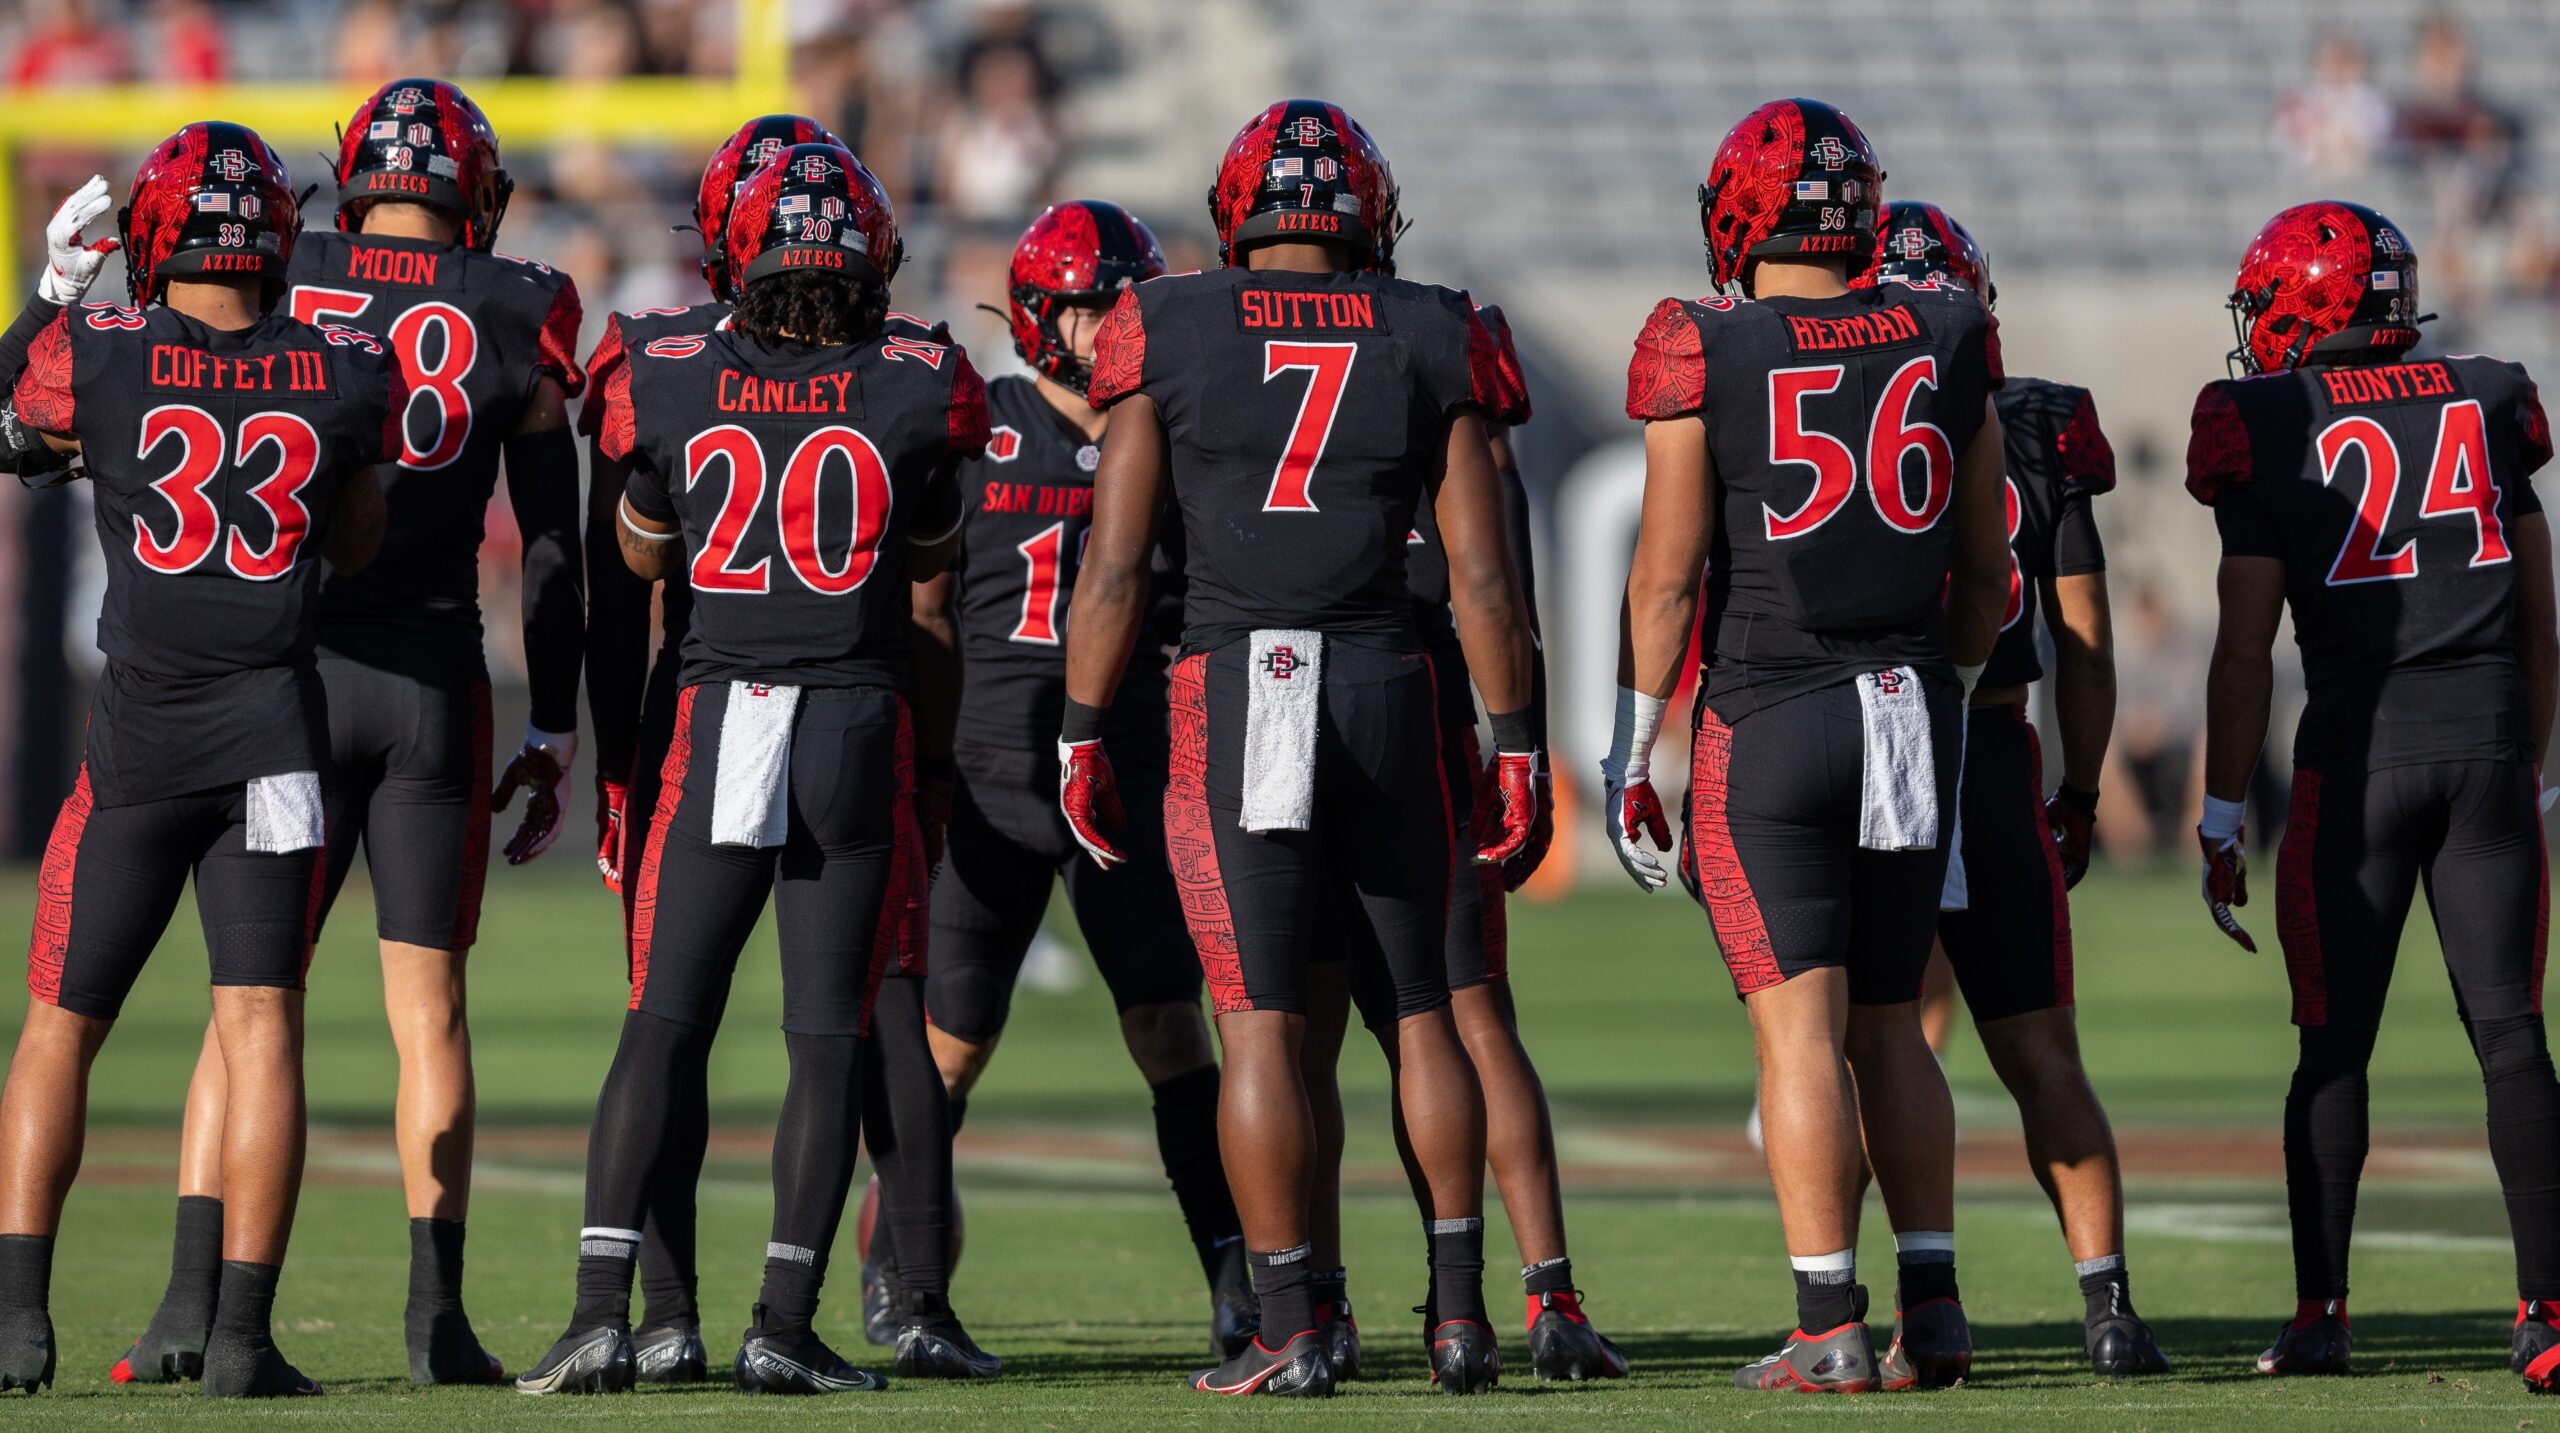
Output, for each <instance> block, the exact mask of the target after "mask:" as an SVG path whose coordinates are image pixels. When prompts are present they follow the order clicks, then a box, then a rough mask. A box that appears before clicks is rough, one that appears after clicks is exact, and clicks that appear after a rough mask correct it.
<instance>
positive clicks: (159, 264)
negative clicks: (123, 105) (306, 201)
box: [117, 121, 302, 306]
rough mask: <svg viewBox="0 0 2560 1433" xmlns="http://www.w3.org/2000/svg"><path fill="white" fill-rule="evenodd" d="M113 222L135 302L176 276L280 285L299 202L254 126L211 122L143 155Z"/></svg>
mask: <svg viewBox="0 0 2560 1433" xmlns="http://www.w3.org/2000/svg"><path fill="white" fill-rule="evenodd" d="M117 223H118V228H119V231H120V235H121V237H122V239H123V240H124V253H125V277H126V284H127V286H128V288H129V290H130V292H131V294H132V297H133V302H134V303H135V304H136V305H137V306H139V305H142V304H147V303H149V302H151V301H152V300H153V299H155V298H158V297H159V296H160V291H161V289H162V288H163V287H164V286H165V284H166V282H167V280H169V279H170V278H172V277H181V276H191V275H197V274H208V275H211V274H256V275H258V276H260V277H262V278H265V279H267V280H269V281H270V282H273V283H277V284H281V283H282V282H283V280H284V270H285V264H286V262H287V261H288V260H290V259H291V258H292V257H293V243H294V240H295V239H296V238H297V237H298V236H300V234H301V233H302V206H301V204H300V202H299V201H297V200H296V199H295V197H294V192H293V176H292V175H291V174H290V173H288V172H287V171H286V170H285V167H284V160H283V159H282V158H281V157H279V156H278V155H277V154H276V152H275V150H273V149H272V148H270V147H268V145H267V142H266V141H265V140H263V139H260V138H259V137H258V135H257V132H256V131H255V130H252V129H249V128H247V127H246V126H243V125H237V124H230V123H227V122H220V121H216V122H211V123H201V124H191V125H188V126H187V127H186V128H184V129H182V130H179V131H178V132H177V133H176V134H173V135H171V136H169V137H168V138H167V139H164V140H162V141H161V142H160V143H159V145H158V146H156V147H155V148H153V150H152V151H151V153H150V154H149V155H147V156H145V157H144V159H143V161H142V167H141V168H140V169H139V170H137V171H136V172H135V174H134V177H133V189H132V198H131V200H130V202H128V203H127V204H126V205H125V207H124V209H123V210H122V211H121V212H120V213H119V214H118V215H117Z"/></svg>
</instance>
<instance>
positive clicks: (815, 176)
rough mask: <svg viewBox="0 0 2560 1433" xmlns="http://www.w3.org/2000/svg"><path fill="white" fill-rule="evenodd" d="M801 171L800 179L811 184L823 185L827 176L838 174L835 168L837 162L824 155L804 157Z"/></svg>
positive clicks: (801, 159)
mask: <svg viewBox="0 0 2560 1433" xmlns="http://www.w3.org/2000/svg"><path fill="white" fill-rule="evenodd" d="M799 169H800V177H801V178H802V179H804V180H807V181H808V182H809V183H811V184H818V183H822V182H824V181H825V180H826V178H827V176H829V175H831V174H834V173H836V172H838V171H837V169H836V166H835V161H833V160H831V159H829V158H827V157H826V156H825V155H823V154H804V155H802V156H801V157H800V165H799Z"/></svg>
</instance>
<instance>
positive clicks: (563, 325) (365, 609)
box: [287, 229, 586, 670]
mask: <svg viewBox="0 0 2560 1433" xmlns="http://www.w3.org/2000/svg"><path fill="white" fill-rule="evenodd" d="M287 280H288V282H289V283H290V284H291V286H292V287H291V291H290V293H289V294H288V296H287V303H288V305H289V306H290V308H291V310H292V313H293V316H294V317H295V318H298V319H300V320H302V321H303V322H305V323H336V324H344V325H347V326H349V327H352V328H359V329H362V330H364V331H365V332H367V333H370V334H374V335H376V336H377V337H380V338H382V339H384V340H386V341H387V342H388V343H389V344H390V346H391V348H392V351H393V352H394V353H396V354H398V355H399V358H400V364H401V368H402V370H403V371H404V372H405V373H406V374H407V375H408V378H409V401H408V408H407V411H406V412H405V413H404V414H403V415H402V416H401V436H402V442H401V452H400V461H399V464H398V465H397V466H396V467H387V468H385V469H383V471H382V488H383V499H384V502H385V504H386V506H387V508H388V521H387V522H386V524H385V525H384V528H383V535H382V552H381V555H379V556H377V557H376V558H374V560H373V562H372V563H371V564H370V565H369V566H367V567H366V568H365V569H364V570H363V571H362V572H358V573H356V574H354V575H353V576H346V577H342V576H339V575H337V574H334V573H332V574H331V575H330V576H329V578H328V580H327V581H326V582H325V583H324V584H323V585H322V588H321V595H320V642H321V645H322V646H324V647H326V648H328V649H329V650H331V651H335V652H343V653H345V654H346V655H348V656H350V657H354V658H356V659H358V660H361V661H365V662H368V663H372V664H376V665H382V666H391V667H406V666H411V665H415V664H418V663H421V662H423V663H428V664H433V665H437V666H456V667H460V668H462V669H464V670H477V669H479V668H480V666H481V665H482V662H483V658H482V655H481V640H480V541H481V538H482V536H483V535H484V529H485V525H486V519H487V516H488V511H489V497H490V494H491V493H493V492H495V491H496V489H497V485H498V458H499V450H500V445H501V444H503V443H504V442H505V441H506V438H507V435H508V434H510V433H512V432H514V431H515V430H516V426H517V425H518V424H519V423H521V422H523V421H524V415H525V410H526V408H527V407H528V406H529V405H530V404H531V403H532V401H533V394H534V389H535V387H536V385H538V384H539V383H540V382H541V380H542V379H544V378H550V379H552V380H553V381H555V382H557V383H558V384H559V385H560V387H561V390H562V391H563V392H565V393H567V394H569V395H570V396H571V397H575V396H576V395H577V393H578V391H579V389H580V388H582V387H584V386H585V381H586V380H585V378H584V377H583V375H582V374H581V373H580V371H579V368H578V362H577V354H576V349H577V342H578V324H579V321H580V313H579V308H578V288H577V285H576V284H573V283H571V282H570V281H569V276H568V275H566V274H563V273H560V272H558V271H556V270H554V269H552V268H550V267H549V266H547V265H544V264H538V263H535V262H533V261H532V260H529V259H511V258H507V257H505V256H503V255H499V254H489V253H482V252H480V251H478V250H475V249H469V248H465V247H463V246H461V245H458V244H456V245H446V244H436V243H431V242H428V241H426V240H423V239H394V238H375V237H369V236H366V235H361V234H342V233H337V232H334V231H330V230H320V229H315V230H312V231H310V232H309V233H306V234H304V235H303V236H302V239H301V241H300V242H299V243H297V244H295V245H294V250H293V264H292V267H291V269H290V270H289V271H288V273H287Z"/></svg>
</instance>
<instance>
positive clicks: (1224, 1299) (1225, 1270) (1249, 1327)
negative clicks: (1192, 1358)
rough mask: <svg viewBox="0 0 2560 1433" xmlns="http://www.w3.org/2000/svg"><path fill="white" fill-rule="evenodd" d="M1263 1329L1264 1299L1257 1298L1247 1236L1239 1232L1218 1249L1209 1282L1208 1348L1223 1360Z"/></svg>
mask: <svg viewBox="0 0 2560 1433" xmlns="http://www.w3.org/2000/svg"><path fill="white" fill-rule="evenodd" d="M1260 1332H1262V1301H1261V1300H1259V1299H1257V1298H1255V1297H1254V1294H1253V1272H1252V1270H1250V1269H1248V1268H1246V1267H1245V1262H1244V1237H1243V1236H1242V1235H1238V1236H1237V1237H1235V1238H1233V1239H1230V1240H1228V1241H1227V1243H1226V1245H1225V1247H1223V1248H1221V1249H1220V1250H1219V1251H1218V1272H1217V1275H1216V1277H1214V1278H1212V1279H1211V1280H1210V1281H1209V1349H1210V1351H1211V1352H1213V1353H1215V1354H1217V1356H1218V1357H1220V1358H1221V1359H1228V1358H1233V1357H1235V1356H1236V1355H1237V1354H1240V1353H1242V1352H1244V1346H1245V1345H1246V1344H1249V1343H1251V1342H1253V1336H1254V1335H1255V1334H1258V1333H1260Z"/></svg>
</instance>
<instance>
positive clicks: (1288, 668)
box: [1242, 628, 1324, 831]
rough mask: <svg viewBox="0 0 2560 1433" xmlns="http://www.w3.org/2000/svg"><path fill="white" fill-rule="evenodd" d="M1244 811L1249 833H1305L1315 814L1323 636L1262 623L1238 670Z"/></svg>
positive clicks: (1322, 690)
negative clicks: (1241, 673) (1241, 675)
mask: <svg viewBox="0 0 2560 1433" xmlns="http://www.w3.org/2000/svg"><path fill="white" fill-rule="evenodd" d="M1245 682H1246V688H1245V689H1246V691H1247V693H1248V697H1247V700H1246V702H1245V708H1244V812H1243V817H1244V819H1243V823H1242V824H1243V826H1244V829H1246V830H1248V831H1304V830H1306V829H1307V828H1308V827H1310V826H1312V825H1314V824H1315V817H1316V721H1317V718H1318V716H1319V714H1320V713H1321V712H1322V711H1323V709H1324V634H1323V633H1322V632H1298V631H1291V630H1289V629H1286V628H1265V629H1264V630H1262V631H1258V632H1256V633H1254V634H1253V652H1252V659H1251V660H1250V661H1249V662H1248V663H1247V664H1246V667H1245Z"/></svg>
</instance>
